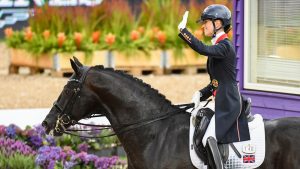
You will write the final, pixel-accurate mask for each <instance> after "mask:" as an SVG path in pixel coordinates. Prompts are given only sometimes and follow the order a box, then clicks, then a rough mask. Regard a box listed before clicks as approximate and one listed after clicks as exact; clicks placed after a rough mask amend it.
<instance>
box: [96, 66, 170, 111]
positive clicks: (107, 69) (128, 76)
mask: <svg viewBox="0 0 300 169" xmlns="http://www.w3.org/2000/svg"><path fill="white" fill-rule="evenodd" d="M92 68H95V69H96V70H100V71H103V70H106V71H110V72H115V73H117V74H119V75H121V76H122V77H125V78H127V79H129V80H132V81H135V82H137V83H138V84H140V85H141V86H142V87H146V88H147V89H149V91H150V92H152V93H154V94H156V95H157V96H158V97H159V98H161V99H163V100H164V101H166V102H167V103H168V104H170V105H172V103H171V101H170V100H168V99H167V98H166V96H165V95H163V94H161V93H160V92H159V91H158V90H157V89H154V88H152V86H151V85H149V84H147V83H145V82H144V81H143V80H141V79H139V78H137V77H134V76H132V75H130V74H128V73H126V72H124V71H122V70H115V69H113V68H104V67H103V66H102V65H97V66H93V67H92Z"/></svg>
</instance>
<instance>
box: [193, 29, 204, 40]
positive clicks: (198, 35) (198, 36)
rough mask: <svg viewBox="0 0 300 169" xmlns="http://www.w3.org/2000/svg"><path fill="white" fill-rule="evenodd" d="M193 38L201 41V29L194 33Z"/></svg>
mask: <svg viewBox="0 0 300 169" xmlns="http://www.w3.org/2000/svg"><path fill="white" fill-rule="evenodd" d="M194 34H195V36H196V38H197V39H202V38H203V30H202V29H198V30H196V31H195V32H194Z"/></svg>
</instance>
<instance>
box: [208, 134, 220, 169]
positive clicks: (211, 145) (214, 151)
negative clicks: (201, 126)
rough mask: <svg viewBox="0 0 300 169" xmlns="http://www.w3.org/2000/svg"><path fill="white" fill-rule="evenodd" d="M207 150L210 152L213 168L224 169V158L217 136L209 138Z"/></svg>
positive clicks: (210, 161) (210, 162)
mask: <svg viewBox="0 0 300 169" xmlns="http://www.w3.org/2000/svg"><path fill="white" fill-rule="evenodd" d="M206 147H207V151H208V152H209V153H208V154H209V156H210V157H209V160H208V161H209V164H210V165H211V167H212V168H213V169H224V164H223V160H222V157H221V154H220V151H219V148H218V144H217V141H216V139H215V138H213V137H208V138H207V145H206Z"/></svg>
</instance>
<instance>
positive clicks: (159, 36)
mask: <svg viewBox="0 0 300 169" xmlns="http://www.w3.org/2000/svg"><path fill="white" fill-rule="evenodd" d="M156 38H157V39H158V41H159V43H161V44H164V43H165V42H166V39H167V36H166V33H165V32H163V31H158V32H157V34H156Z"/></svg>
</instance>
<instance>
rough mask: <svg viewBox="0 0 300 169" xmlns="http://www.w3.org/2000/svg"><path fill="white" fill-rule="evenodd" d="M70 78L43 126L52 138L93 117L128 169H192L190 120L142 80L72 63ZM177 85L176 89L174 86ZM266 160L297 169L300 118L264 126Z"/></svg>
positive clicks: (271, 168) (269, 167) (272, 168)
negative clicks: (110, 135)
mask: <svg viewBox="0 0 300 169" xmlns="http://www.w3.org/2000/svg"><path fill="white" fill-rule="evenodd" d="M71 65H72V68H73V69H74V74H73V75H72V76H71V78H70V80H69V81H68V83H67V84H66V85H65V87H64V89H63V91H62V93H61V94H60V96H59V97H58V99H57V101H56V102H55V104H54V106H53V107H52V109H51V110H50V112H49V114H48V115H47V117H46V118H45V120H44V121H43V123H42V124H43V126H44V127H45V129H46V132H47V133H49V132H50V131H51V132H52V131H53V134H54V135H55V136H60V135H62V134H63V132H64V131H65V129H66V128H68V127H70V126H71V125H73V124H75V123H76V122H77V121H79V120H81V119H83V118H86V117H90V116H91V115H92V114H99V113H102V114H104V115H105V116H106V117H107V118H108V119H109V121H110V123H111V125H112V127H113V129H114V131H115V132H116V134H117V136H118V138H119V140H120V141H121V143H122V145H123V147H124V149H125V151H126V153H127V158H128V168H129V169H146V168H151V169H152V168H153V169H189V168H194V167H193V165H192V163H191V160H190V155H189V118H190V115H189V114H188V113H184V111H181V109H179V108H178V107H177V106H175V105H172V103H171V102H170V101H169V100H167V99H166V98H165V97H164V96H163V95H162V94H160V93H159V92H158V91H157V90H155V89H153V88H151V86H149V85H148V84H145V83H143V82H142V81H141V80H139V79H137V78H134V77H133V76H130V75H127V74H125V73H123V72H121V71H115V70H113V69H109V68H103V66H95V67H85V66H83V65H82V64H81V63H80V62H79V61H78V60H77V59H76V58H74V61H73V60H71ZM174 85H176V84H174ZM265 129H266V157H265V161H264V163H263V164H262V166H261V167H259V168H264V169H283V168H288V169H296V168H299V167H300V118H282V119H277V120H271V121H266V122H265Z"/></svg>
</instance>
